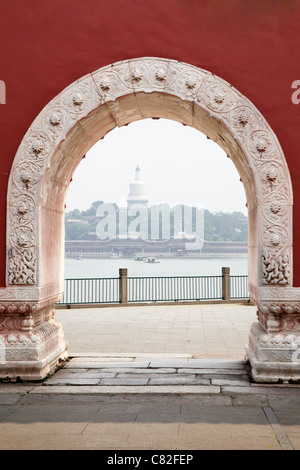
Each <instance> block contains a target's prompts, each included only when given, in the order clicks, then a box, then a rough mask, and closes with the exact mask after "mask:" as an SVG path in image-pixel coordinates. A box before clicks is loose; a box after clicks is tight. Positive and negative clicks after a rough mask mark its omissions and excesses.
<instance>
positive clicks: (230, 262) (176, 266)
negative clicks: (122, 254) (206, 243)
mask: <svg viewBox="0 0 300 470" xmlns="http://www.w3.org/2000/svg"><path fill="white" fill-rule="evenodd" d="M159 261H160V262H159V263H153V264H151V263H144V262H143V261H135V260H134V259H132V258H117V259H113V258H105V259H99V258H83V259H81V260H77V259H72V258H67V259H65V278H69V279H70V278H72V279H76V278H79V279H80V278H88V277H118V276H119V268H127V269H128V276H220V275H221V274H222V266H225V267H229V268H230V274H231V275H236V276H238V275H247V274H248V258H201V259H199V258H198V259H190V258H189V259H187V258H159Z"/></svg>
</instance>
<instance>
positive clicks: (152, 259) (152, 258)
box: [145, 256, 160, 264]
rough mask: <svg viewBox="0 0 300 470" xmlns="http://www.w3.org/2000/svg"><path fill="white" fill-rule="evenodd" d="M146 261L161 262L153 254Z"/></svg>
mask: <svg viewBox="0 0 300 470" xmlns="http://www.w3.org/2000/svg"><path fill="white" fill-rule="evenodd" d="M145 263H151V264H152V263H160V261H157V259H156V258H154V257H152V256H151V257H149V258H148V259H147V261H145Z"/></svg>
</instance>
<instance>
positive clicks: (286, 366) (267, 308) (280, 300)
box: [246, 288, 300, 382]
mask: <svg viewBox="0 0 300 470" xmlns="http://www.w3.org/2000/svg"><path fill="white" fill-rule="evenodd" d="M266 293H267V295H268V296H270V297H274V299H273V300H261V301H260V302H258V310H257V319H258V322H256V323H254V324H253V325H252V327H251V330H250V335H249V344H248V345H247V347H246V351H247V358H248V359H249V361H250V364H251V373H252V376H253V379H254V380H255V381H257V382H278V381H289V380H291V381H298V380H300V299H299V302H297V297H298V296H299V293H298V289H294V288H286V289H285V288H277V290H276V289H270V290H269V291H268V289H266V288H262V289H261V296H262V297H264V296H265V295H266ZM293 298H294V300H291V299H293Z"/></svg>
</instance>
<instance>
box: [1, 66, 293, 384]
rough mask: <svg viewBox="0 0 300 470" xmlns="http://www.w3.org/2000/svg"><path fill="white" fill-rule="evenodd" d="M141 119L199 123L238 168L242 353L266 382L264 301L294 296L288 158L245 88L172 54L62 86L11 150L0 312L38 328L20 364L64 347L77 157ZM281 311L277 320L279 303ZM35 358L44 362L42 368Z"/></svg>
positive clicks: (109, 68) (50, 361)
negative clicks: (246, 314)
mask: <svg viewBox="0 0 300 470" xmlns="http://www.w3.org/2000/svg"><path fill="white" fill-rule="evenodd" d="M148 117H152V118H156V117H160V118H168V119H173V120H177V121H179V122H182V123H183V124H186V125H189V126H192V127H195V128H196V129H199V130H201V131H202V132H203V133H205V134H206V135H207V136H208V137H210V138H211V139H213V140H214V141H216V142H217V143H218V144H219V145H220V146H221V147H222V148H223V149H224V150H225V151H226V153H227V154H228V155H229V156H230V157H231V158H232V160H233V162H234V163H235V165H236V167H237V170H238V172H239V174H240V176H241V179H242V181H243V184H244V187H245V191H246V196H247V201H248V210H249V226H250V232H249V266H250V269H249V290H250V295H251V299H252V301H253V302H255V303H256V304H257V305H258V311H259V322H258V324H255V325H256V326H255V327H253V330H252V331H251V333H250V340H249V348H248V356H249V359H250V362H251V365H252V369H253V375H254V377H255V378H257V379H261V380H267V381H268V380H274V377H275V376H276V378H278V377H277V375H276V373H275V375H274V374H273V375H272V374H271V375H270V373H269V368H268V367H269V366H268V364H267V366H266V365H265V363H268V362H270V358H271V357H274V354H273V349H274V348H273V346H270V347H269V346H268V347H269V350H268V351H269V353H266V354H265V353H264V355H262V356H261V357H260V356H259V355H260V354H261V351H262V349H264V350H265V349H266V348H265V345H264V346H263V347H262V345H261V344H260V343H259V345H258V342H259V340H258V339H257V338H258V337H260V336H261V335H262V334H264V335H268V334H270V332H271V329H272V327H271V329H270V324H271V323H272V322H271V323H270V317H272V318H273V317H274V313H273V312H271V306H270V301H272V302H273V303H274V301H275V302H278V301H281V300H282V297H280V295H281V296H282V295H283V299H284V298H285V297H289V302H290V300H291V299H292V298H293V295H294V289H293V288H292V204H293V197H292V186H291V180H290V175H289V171H288V167H287V163H286V160H285V157H284V154H283V151H282V149H281V146H280V144H279V142H278V140H277V138H276V136H275V134H274V132H273V131H272V129H271V128H270V126H269V125H268V123H267V122H266V120H265V119H264V118H263V116H262V115H261V113H260V112H259V111H258V110H257V108H256V107H255V106H254V105H253V104H252V103H251V102H250V101H249V100H248V99H247V98H246V97H245V96H243V95H242V94H241V93H239V92H238V91H237V90H236V89H234V88H233V87H232V86H231V85H230V84H228V83H227V82H225V81H224V80H222V79H221V78H219V77H216V76H215V75H213V74H211V73H210V72H208V71H206V70H203V69H199V68H197V67H195V66H192V65H188V64H185V63H181V62H177V61H174V60H168V59H161V58H140V59H132V60H127V61H122V62H118V63H115V64H112V65H110V66H107V67H104V68H101V69H100V70H98V71H96V72H93V73H91V74H88V75H86V76H85V77H83V78H81V79H79V80H77V81H76V82H75V83H73V84H71V85H70V86H69V87H67V88H66V89H65V90H63V91H62V92H61V93H60V94H59V95H58V96H57V97H56V98H54V99H53V100H52V101H51V102H50V103H49V104H48V105H47V106H46V107H45V108H44V109H43V110H42V111H41V113H40V114H39V115H38V116H37V118H36V119H35V120H34V122H33V123H32V125H31V127H30V129H29V130H28V131H27V133H26V135H25V136H24V138H23V140H22V142H21V144H20V147H19V149H18V151H17V153H16V156H15V159H14V162H13V165H12V170H11V174H10V179H9V185H8V209H7V277H6V279H7V287H6V289H4V290H3V292H2V293H1V294H0V295H1V299H2V304H3V306H2V308H3V312H4V313H5V314H8V308H9V305H16V309H17V310H16V312H18V313H17V315H19V316H20V315H21V313H20V312H19V309H20V305H21V306H22V305H23V304H24V302H25V304H26V302H27V304H28V305H27V304H26V305H27V310H26V312H25V313H22V315H23V316H24V315H25V316H26V315H27V316H29V317H30V321H31V323H30V325H31V326H30V328H31V329H30V333H28V332H26V334H27V337H28V338H29V336H30V334H35V335H37V337H38V341H37V342H38V344H39V347H36V348H35V349H34V347H33V350H35V353H34V354H33V356H34V359H33V360H32V359H31V360H30V359H28V362H29V363H30V364H29V366H30V365H31V366H32V367H33V369H35V370H36V371H37V370H38V372H35V373H36V374H38V375H45V371H46V370H47V371H48V370H49V367H51V366H53V364H55V363H56V362H57V358H58V357H59V356H61V355H63V354H65V350H66V347H65V343H64V340H63V334H62V331H61V328H60V327H58V326H57V324H56V322H55V320H54V313H53V311H54V310H53V309H54V304H55V302H56V301H57V300H58V299H59V298H60V296H61V292H62V285H63V276H62V259H63V235H64V232H63V208H64V200H65V194H66V191H67V188H68V184H69V181H70V178H71V176H72V173H73V172H74V170H75V168H76V166H77V165H78V163H79V161H80V159H81V157H82V155H84V154H85V152H86V151H87V150H88V149H89V148H90V147H91V146H92V145H93V144H94V143H95V142H97V141H98V140H99V139H101V138H102V137H104V135H105V134H106V133H107V132H109V131H110V130H111V129H113V128H114V127H116V126H122V125H125V124H128V123H130V122H133V121H136V120H138V119H144V118H148ZM277 292H278V294H277ZM279 292H280V295H279ZM283 293H284V294H283ZM17 301H19V303H18V302H17ZM33 307H34V310H32V308H33ZM280 309H281V310H280V313H278V315H279V317H280V318H279V317H278V318H279V320H278V318H277V320H278V321H279V323H280V322H282V306H281V304H280ZM26 318H27V317H26ZM41 318H42V320H41ZM268 322H269V323H268ZM273 323H274V322H273ZM257 325H258V326H257ZM280 325H281V323H280ZM278 328H279V329H280V326H279V327H278ZM55 329H56V331H54V330H55ZM42 331H43V335H44V337H43V338H44V339H42ZM45 332H46V333H45ZM23 333H24V332H23ZM15 335H16V337H17V338H19V336H18V333H16V334H15ZM23 336H24V335H23ZM17 343H18V340H17ZM2 344H3V345H4V346H3V348H4V349H3V350H4V351H11V354H13V352H12V351H13V350H16V348H15V346H14V345H12V344H8V343H7V334H6V333H5V334H4V335H3V341H2ZM30 344H31V343H30ZM50 344H51V346H50ZM53 344H54V346H53ZM270 344H271V343H270ZM272 344H273V343H272ZM25 351H26V347H24V348H23V356H22V357H24V354H25V355H26V352H25ZM3 354H4V356H5V357H6V353H3ZM268 354H269V356H268ZM272 354H273V356H272ZM50 357H51V359H50ZM25 360H26V359H25ZM278 360H279V361H280V360H281V359H280V357H279V356H278ZM34 361H36V362H38V361H40V362H41V361H42V362H43V364H44V365H43V367H41V366H40V365H37V364H36V363H35V364H33V363H34ZM6 362H7V367H8V368H9V367H10V365H9V361H6ZM285 362H286V361H285ZM288 362H290V359H289V360H288ZM16 364H17V363H16V362H15V364H14V366H16ZM289 367H290V365H289ZM282 370H283V368H282V367H281V371H282ZM281 374H282V372H281ZM18 375H20V374H18ZM32 375H34V373H32ZM23 376H26V374H23ZM29 376H30V374H27V378H28V377H29ZM270 377H271V378H270Z"/></svg>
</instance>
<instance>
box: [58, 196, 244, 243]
mask: <svg viewBox="0 0 300 470" xmlns="http://www.w3.org/2000/svg"><path fill="white" fill-rule="evenodd" d="M100 204H103V201H95V202H93V203H92V205H91V206H90V208H89V209H87V210H83V211H80V210H79V209H73V210H71V211H68V212H66V214H65V238H66V240H91V239H95V235H96V227H97V223H98V221H99V218H98V217H97V216H96V212H97V208H98V206H99V205H100ZM116 207H117V206H116ZM203 222H204V240H206V241H225V242H226V241H228V242H247V240H248V217H247V216H246V215H244V214H243V213H241V212H232V213H228V212H222V211H220V212H216V213H213V212H210V211H209V210H207V209H205V210H204V217H203Z"/></svg>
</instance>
